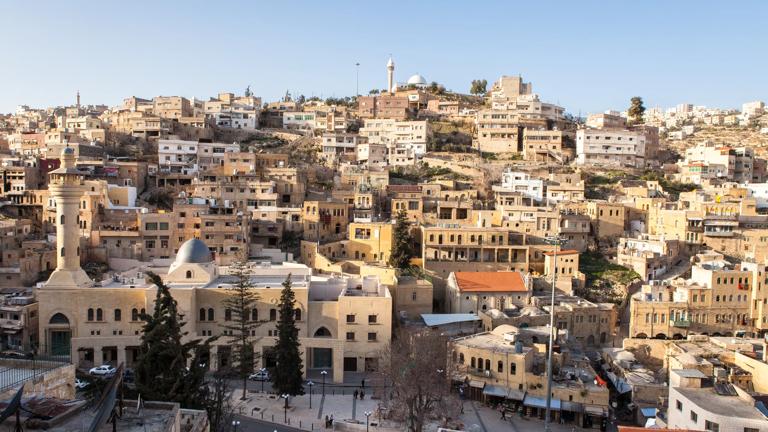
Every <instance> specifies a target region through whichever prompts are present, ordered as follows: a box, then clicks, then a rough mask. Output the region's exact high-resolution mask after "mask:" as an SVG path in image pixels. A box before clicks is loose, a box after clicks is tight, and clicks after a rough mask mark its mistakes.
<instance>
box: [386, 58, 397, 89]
mask: <svg viewBox="0 0 768 432" xmlns="http://www.w3.org/2000/svg"><path fill="white" fill-rule="evenodd" d="M394 86H395V62H394V61H392V56H389V61H388V62H387V91H388V92H389V93H391V94H394V91H393V89H394Z"/></svg>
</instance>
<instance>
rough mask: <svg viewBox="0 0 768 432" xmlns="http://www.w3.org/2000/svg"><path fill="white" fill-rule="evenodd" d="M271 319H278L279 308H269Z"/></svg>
mask: <svg viewBox="0 0 768 432" xmlns="http://www.w3.org/2000/svg"><path fill="white" fill-rule="evenodd" d="M269 320H270V321H277V309H270V310H269Z"/></svg>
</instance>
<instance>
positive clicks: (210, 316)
mask: <svg viewBox="0 0 768 432" xmlns="http://www.w3.org/2000/svg"><path fill="white" fill-rule="evenodd" d="M213 320H215V315H214V313H213V308H208V321H213Z"/></svg>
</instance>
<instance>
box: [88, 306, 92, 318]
mask: <svg viewBox="0 0 768 432" xmlns="http://www.w3.org/2000/svg"><path fill="white" fill-rule="evenodd" d="M88 321H93V308H88Z"/></svg>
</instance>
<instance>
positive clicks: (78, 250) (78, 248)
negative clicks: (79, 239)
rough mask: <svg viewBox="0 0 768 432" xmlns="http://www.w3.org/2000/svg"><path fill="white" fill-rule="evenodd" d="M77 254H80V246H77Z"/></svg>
mask: <svg viewBox="0 0 768 432" xmlns="http://www.w3.org/2000/svg"><path fill="white" fill-rule="evenodd" d="M77 256H80V246H78V247H77Z"/></svg>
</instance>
